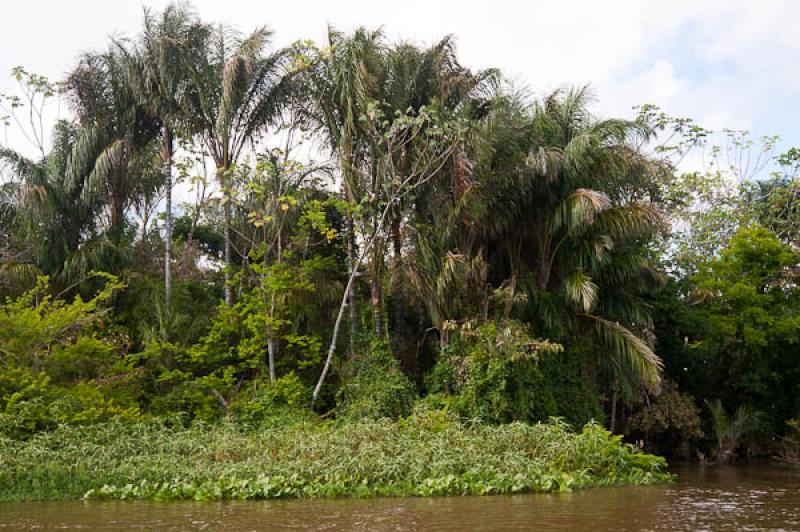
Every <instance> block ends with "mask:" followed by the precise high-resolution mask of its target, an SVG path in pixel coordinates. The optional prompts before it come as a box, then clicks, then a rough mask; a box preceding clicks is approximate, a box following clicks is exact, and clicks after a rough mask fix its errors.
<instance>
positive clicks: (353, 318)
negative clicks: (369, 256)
mask: <svg viewBox="0 0 800 532" xmlns="http://www.w3.org/2000/svg"><path fill="white" fill-rule="evenodd" d="M342 190H343V192H344V198H345V201H346V202H347V204H348V205H349V204H350V195H349V193H348V191H347V186H346V185H345V184H344V183H343V184H342ZM345 224H346V231H347V271H348V275H349V276H355V271H356V269H357V268H358V267H357V265H356V263H355V262H356V235H355V224H354V223H353V215H352V214H351V213H350V212H348V213H347V217H346V219H345ZM356 305H357V302H356V289H355V284H353V283H351V284H350V285H348V289H347V306H348V310H349V312H350V357H351V358H352V357H354V356H355V353H356V345H355V343H356V338H358V307H357V306H356Z"/></svg>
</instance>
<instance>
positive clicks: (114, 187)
mask: <svg viewBox="0 0 800 532" xmlns="http://www.w3.org/2000/svg"><path fill="white" fill-rule="evenodd" d="M129 81H130V80H129V76H128V68H127V64H126V60H125V58H124V56H123V55H122V54H120V53H119V51H118V50H116V49H112V50H110V51H107V52H104V53H88V54H85V55H84V56H83V57H82V58H81V61H80V63H79V65H78V66H77V67H76V68H75V69H74V70H73V71H72V72H71V73H70V75H69V77H68V79H67V83H66V85H67V88H68V91H69V93H68V94H69V96H70V98H71V101H72V105H73V108H74V110H75V113H76V115H77V122H78V126H79V127H78V130H77V132H76V140H75V149H74V150H73V153H72V154H71V156H70V167H71V168H70V176H71V179H73V181H74V182H73V183H72V184H71V186H72V188H80V189H81V191H82V201H83V202H84V203H87V204H92V203H99V204H101V205H104V206H107V207H108V211H109V220H108V235H109V237H110V240H111V242H112V243H113V244H114V245H119V244H120V242H121V240H122V238H123V236H124V231H125V225H126V222H127V218H126V211H127V209H128V207H129V206H130V205H131V204H133V203H135V202H137V201H140V200H141V199H142V198H144V197H145V196H148V195H150V196H152V195H153V194H155V193H156V191H157V190H158V189H159V187H160V183H161V175H160V172H159V171H158V165H157V164H154V163H155V162H156V160H157V158H158V144H157V142H156V141H157V134H158V121H157V120H156V118H155V117H154V116H153V115H152V114H151V113H150V112H149V111H148V110H147V109H146V108H145V107H144V106H142V105H141V104H140V102H139V101H138V99H137V98H136V97H135V95H134V92H133V88H132V86H131V84H130V82H129ZM78 180H82V181H83V183H82V184H79V183H78V182H77V181H78Z"/></svg>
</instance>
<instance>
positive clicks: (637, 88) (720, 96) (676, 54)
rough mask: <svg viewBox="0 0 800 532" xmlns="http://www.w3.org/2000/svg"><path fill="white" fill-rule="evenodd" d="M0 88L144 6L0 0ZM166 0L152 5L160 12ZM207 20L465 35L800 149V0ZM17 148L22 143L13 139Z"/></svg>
mask: <svg viewBox="0 0 800 532" xmlns="http://www.w3.org/2000/svg"><path fill="white" fill-rule="evenodd" d="M0 3H1V4H2V5H1V6H0V12H1V13H2V20H3V24H2V31H0V92H9V91H12V90H13V88H14V85H13V82H12V80H11V78H10V76H8V72H9V71H10V69H11V68H12V67H13V66H15V65H24V66H25V67H27V68H28V69H29V70H32V71H35V72H39V73H42V74H46V75H48V76H51V77H54V78H58V77H60V76H62V75H63V74H64V73H65V72H66V71H67V70H68V69H69V68H70V67H71V66H72V65H73V64H74V63H75V61H76V59H77V57H78V56H79V54H80V52H82V51H86V50H90V49H97V48H101V47H103V46H105V43H106V42H107V37H108V36H109V35H117V36H121V35H133V34H134V33H136V31H137V30H138V28H139V26H140V23H141V10H142V4H143V2H141V1H140V0H0ZM166 3H168V2H166V1H160V0H150V1H146V2H144V5H147V6H151V7H153V8H156V9H158V8H161V7H163V6H164V5H165V4H166ZM193 5H194V6H195V9H196V11H197V12H198V13H199V14H200V15H201V16H202V17H203V18H204V19H206V20H210V21H219V22H225V23H229V24H232V25H234V26H236V27H238V28H239V29H241V30H250V29H252V28H254V27H256V26H258V25H267V26H269V27H270V28H271V29H272V30H274V32H275V43H276V44H278V45H281V44H288V43H289V42H291V41H294V40H296V39H300V38H304V39H305V38H312V39H315V40H318V41H321V40H322V39H323V37H324V35H325V31H326V28H327V25H328V24H332V25H334V26H335V27H337V28H339V29H343V30H348V29H352V28H354V27H356V26H358V25H365V26H368V27H378V26H383V28H384V30H385V32H386V34H387V35H388V36H389V37H390V38H393V39H399V38H403V39H408V40H413V41H417V42H421V43H430V42H432V41H434V40H436V39H438V38H440V37H442V36H444V35H447V34H454V35H455V36H456V37H457V43H458V48H459V55H460V57H461V60H462V62H463V63H464V64H466V65H467V66H470V67H474V68H483V67H490V66H492V67H499V68H501V69H502V70H503V71H504V72H505V73H506V74H507V75H508V76H509V77H511V78H512V79H515V80H517V81H519V82H524V83H525V84H527V85H528V86H529V88H530V89H532V90H533V91H534V92H535V93H538V94H541V93H542V92H543V91H546V90H549V89H552V88H556V87H559V86H563V85H568V84H584V83H591V85H592V86H593V87H594V89H595V93H596V95H597V98H598V103H597V104H596V106H595V111H596V112H597V113H598V114H601V115H603V116H611V115H614V116H622V117H629V116H632V115H633V112H632V111H631V107H632V106H634V105H637V104H641V103H645V102H647V103H655V104H658V105H660V106H661V107H662V108H664V109H665V110H667V111H668V112H669V113H671V114H673V115H680V116H690V117H693V118H694V119H695V120H696V121H697V122H698V123H700V124H701V125H704V126H706V127H708V128H712V129H720V128H723V127H728V128H736V129H749V130H751V131H753V132H754V133H755V134H759V135H760V134H778V135H780V136H781V137H782V138H783V142H782V147H788V146H797V145H800V125H798V124H800V97H799V96H800V1H798V0H761V1H753V0H749V1H738V0H719V1H712V0H708V1H703V0H694V1H678V0H668V1H664V0H659V1H647V0H638V1H635V0H634V1H595V0H586V1H565V0H555V1H554V0H549V1H547V2H540V1H533V0H527V1H526V0H492V1H473V0H420V1H418V0H405V1H394V0H383V1H380V0H372V1H368V0H364V1H362V0H336V1H334V0H313V1H307V0H294V1H286V0H282V1H274V0H225V1H220V0H196V1H195V2H193ZM18 148H22V146H18Z"/></svg>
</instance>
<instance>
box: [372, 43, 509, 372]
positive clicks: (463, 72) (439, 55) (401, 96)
mask: <svg viewBox="0 0 800 532" xmlns="http://www.w3.org/2000/svg"><path fill="white" fill-rule="evenodd" d="M384 71H385V73H384V76H383V83H382V86H381V90H380V93H381V94H380V96H381V101H382V103H383V105H384V107H385V110H386V112H387V113H395V112H397V111H399V112H402V113H412V114H413V113H417V112H418V111H419V110H420V109H421V108H423V107H425V106H432V105H433V106H436V107H437V108H439V109H442V110H443V111H445V112H447V113H451V114H453V115H455V116H460V117H462V118H464V119H466V121H467V123H470V124H471V125H472V128H474V127H476V126H477V125H479V124H480V123H481V121H482V120H483V119H484V118H485V117H486V116H487V113H488V110H489V109H490V108H491V105H492V102H493V101H494V100H495V98H496V94H497V87H498V82H499V79H500V74H499V71H497V70H495V69H486V70H478V71H474V72H473V71H471V70H470V69H468V68H466V67H464V66H462V65H461V64H460V63H459V62H458V57H457V54H456V48H455V43H454V41H453V38H452V37H450V36H448V37H445V38H443V39H441V40H440V41H439V42H437V43H435V44H434V45H433V46H430V47H428V48H421V47H418V46H416V45H413V44H409V43H400V44H398V45H395V46H392V47H390V48H389V50H388V52H387V54H386V60H385V66H384ZM470 137H471V136H470V135H467V136H466V137H465V144H464V145H463V146H462V147H461V149H459V150H458V151H457V152H456V154H455V156H454V160H453V161H452V164H451V165H449V166H448V167H447V168H446V169H445V171H444V172H442V175H441V177H440V178H439V179H436V180H432V181H430V182H429V183H427V184H426V185H425V186H423V187H421V189H420V190H419V191H417V193H416V194H415V196H414V197H410V198H407V199H406V201H405V202H404V204H402V205H398V206H397V209H396V210H395V212H394V213H393V216H392V224H391V231H390V234H389V235H388V237H389V238H390V240H391V241H392V248H393V255H394V276H393V278H394V286H393V295H394V321H395V335H396V340H397V341H396V344H397V345H398V346H400V349H401V350H405V351H406V353H404V354H403V360H404V365H405V366H406V369H407V370H412V369H413V368H412V366H414V365H415V363H414V361H413V360H410V355H411V352H410V351H409V350H408V349H404V347H405V346H404V345H403V344H404V343H405V341H404V340H405V338H406V336H407V335H408V331H406V326H405V322H406V318H405V295H404V286H403V279H404V275H403V272H404V268H403V225H404V224H405V221H406V219H407V218H408V217H409V214H410V213H414V214H416V215H417V216H416V219H415V222H418V223H422V224H425V225H427V224H430V223H431V221H432V220H431V219H426V217H425V216H419V215H420V214H421V213H422V212H423V211H425V210H426V205H428V206H430V205H438V207H439V208H441V206H442V202H444V203H445V204H447V205H451V204H452V203H454V202H455V201H456V200H457V197H458V196H460V195H462V194H463V192H464V191H465V190H466V187H467V186H468V180H469V175H468V174H469V168H470V167H471V162H470V156H469V153H468V152H469V151H472V149H473V146H471V145H470V144H473V142H470ZM404 170H405V169H404V168H401V171H404ZM443 191H446V192H447V193H448V194H441V192H443ZM423 234H424V232H422V233H420V232H416V233H415V237H416V240H415V242H416V243H417V244H421V243H422V242H423V240H421V239H420V238H421V236H422V235H423ZM421 256H423V254H418V255H417V257H418V258H419V257H421ZM451 258H453V257H451ZM419 280H420V278H419V277H417V278H416V281H419ZM416 281H415V282H416Z"/></svg>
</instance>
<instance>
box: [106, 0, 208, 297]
mask: <svg viewBox="0 0 800 532" xmlns="http://www.w3.org/2000/svg"><path fill="white" fill-rule="evenodd" d="M208 33H209V27H208V26H207V25H204V24H202V23H201V22H200V21H199V20H198V19H197V18H196V17H195V16H194V15H193V14H192V13H191V12H190V11H189V10H188V8H187V7H186V6H182V5H175V4H172V5H169V6H168V7H167V8H166V9H164V11H163V12H162V13H161V14H160V15H154V14H153V13H152V12H150V11H149V10H147V9H145V12H144V29H143V31H142V34H141V36H140V38H139V42H138V43H137V46H136V48H135V49H134V50H132V51H128V50H127V49H126V47H125V46H124V45H121V46H120V49H121V50H122V53H123V54H125V56H126V58H127V60H128V64H129V72H130V76H131V84H132V87H133V90H134V92H135V94H136V97H137V98H138V99H139V102H140V103H141V104H142V105H144V106H145V107H147V108H148V109H149V111H150V112H151V114H152V115H153V116H155V117H156V118H157V119H158V121H159V122H160V125H161V146H162V158H163V168H164V198H165V208H164V307H165V309H166V310H167V311H169V304H170V298H171V293H172V256H171V255H172V158H173V151H174V137H175V134H176V131H178V132H180V131H181V129H184V130H185V129H186V128H185V127H184V126H185V124H186V122H187V120H186V114H187V102H188V100H189V95H190V94H191V93H192V92H193V91H195V90H196V87H195V85H194V84H193V83H192V79H191V76H190V73H191V70H190V68H188V65H191V64H195V63H196V62H197V59H198V58H199V57H200V54H201V52H202V51H203V44H204V41H205V38H206V36H207V35H208ZM185 133H186V134H187V135H191V131H186V132H185Z"/></svg>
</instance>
